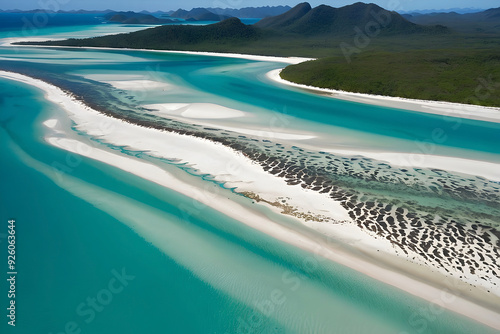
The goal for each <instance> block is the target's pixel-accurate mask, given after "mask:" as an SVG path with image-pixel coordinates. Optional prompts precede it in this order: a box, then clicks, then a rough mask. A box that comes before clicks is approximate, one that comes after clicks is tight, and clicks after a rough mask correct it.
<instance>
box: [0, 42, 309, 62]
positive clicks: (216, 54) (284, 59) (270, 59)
mask: <svg viewBox="0 0 500 334" xmlns="http://www.w3.org/2000/svg"><path fill="white" fill-rule="evenodd" d="M61 39H63V38H59V39H56V38H45V37H44V38H31V37H23V38H18V37H16V38H4V39H1V40H0V43H1V44H0V45H2V46H12V47H16V48H17V47H26V46H27V47H42V48H80V49H91V50H126V51H149V52H163V53H174V54H189V55H200V56H211V57H226V58H238V59H248V60H256V61H267V62H280V63H287V64H299V63H302V62H305V61H308V60H313V58H302V57H275V56H258V55H246V54H240V53H222V52H201V51H170V50H154V49H131V48H107V47H90V46H88V47H87V46H86V47H74V46H50V45H12V43H17V42H27V41H30V42H31V41H33V42H44V41H47V40H54V41H55V40H61Z"/></svg>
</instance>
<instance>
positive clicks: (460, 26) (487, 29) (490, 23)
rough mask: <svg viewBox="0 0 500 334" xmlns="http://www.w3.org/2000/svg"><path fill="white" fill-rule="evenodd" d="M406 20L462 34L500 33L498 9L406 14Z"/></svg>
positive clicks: (499, 12) (499, 11)
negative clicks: (437, 26) (471, 11)
mask: <svg viewBox="0 0 500 334" xmlns="http://www.w3.org/2000/svg"><path fill="white" fill-rule="evenodd" d="M403 16H404V17H405V18H406V19H407V20H409V21H411V22H413V23H416V24H421V25H435V24H440V25H444V26H447V27H449V28H451V29H453V30H456V31H459V32H464V33H494V34H498V33H500V8H492V9H488V10H485V11H481V12H476V13H466V14H459V13H456V12H450V13H430V14H414V15H410V14H406V15H403Z"/></svg>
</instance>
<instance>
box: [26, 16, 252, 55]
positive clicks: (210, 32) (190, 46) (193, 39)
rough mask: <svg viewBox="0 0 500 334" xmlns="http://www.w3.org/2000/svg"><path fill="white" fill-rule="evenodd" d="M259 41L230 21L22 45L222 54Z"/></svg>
mask: <svg viewBox="0 0 500 334" xmlns="http://www.w3.org/2000/svg"><path fill="white" fill-rule="evenodd" d="M258 37H259V32H258V31H257V30H256V29H255V28H254V27H251V26H247V25H245V24H243V23H242V22H241V21H240V20H239V19H238V18H230V19H227V20H225V21H222V22H219V23H214V24H211V25H207V26H190V25H165V26H159V27H155V28H150V29H145V30H140V31H136V32H132V33H128V34H118V35H109V36H102V37H94V38H87V39H68V40H64V41H49V42H41V43H21V44H39V45H64V46H91V47H112V48H136V49H157V50H195V51H210V50H213V48H214V46H215V45H217V46H218V47H219V50H221V51H222V50H224V51H227V50H228V48H231V47H232V46H233V47H234V46H237V45H241V44H245V43H248V42H249V41H252V40H254V39H256V38H258Z"/></svg>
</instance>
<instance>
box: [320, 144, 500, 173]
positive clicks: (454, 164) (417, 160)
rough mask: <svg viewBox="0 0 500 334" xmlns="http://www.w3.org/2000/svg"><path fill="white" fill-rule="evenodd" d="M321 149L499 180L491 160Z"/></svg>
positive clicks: (497, 169) (499, 171)
mask: <svg viewBox="0 0 500 334" xmlns="http://www.w3.org/2000/svg"><path fill="white" fill-rule="evenodd" d="M322 150H323V151H325V152H332V153H338V154H342V155H346V156H356V155H361V156H364V157H368V158H372V159H377V160H382V161H387V162H389V163H390V164H391V165H393V166H402V167H424V168H437V169H443V170H447V171H454V172H458V173H464V174H469V175H477V176H481V177H484V178H487V179H489V180H493V181H500V165H499V164H495V163H492V162H485V161H478V160H471V159H464V158H457V157H446V156H440V155H431V154H419V153H395V152H369V151H362V150H360V151H358V150H355V149H350V150H344V149H331V148H323V149H322Z"/></svg>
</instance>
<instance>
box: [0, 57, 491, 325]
mask: <svg viewBox="0 0 500 334" xmlns="http://www.w3.org/2000/svg"><path fill="white" fill-rule="evenodd" d="M0 54H1V56H3V57H12V58H19V57H26V56H27V57H33V59H31V60H29V61H25V62H23V63H22V64H21V67H22V68H24V69H29V68H30V66H31V67H32V68H33V69H36V70H38V71H44V72H43V73H56V74H57V75H60V76H59V77H57V78H59V79H61V80H63V79H65V78H66V79H67V75H68V74H69V75H75V74H79V75H82V74H85V73H122V74H123V73H127V74H131V73H132V74H134V73H144V72H145V71H147V69H148V68H155V71H154V73H155V75H158V76H160V77H162V78H164V79H168V82H171V83H174V84H177V85H179V86H182V87H186V90H185V91H183V92H182V93H179V92H178V91H176V92H175V93H172V94H171V95H169V94H168V93H162V92H157V93H151V94H148V95H146V96H144V95H140V93H136V94H137V95H136V96H135V97H134V98H135V103H155V102H158V101H160V100H161V101H163V102H165V101H167V102H168V101H171V102H207V101H208V102H214V103H221V104H224V105H226V106H228V107H234V108H239V109H242V110H245V111H249V112H254V113H255V114H256V115H258V117H257V119H256V120H255V122H256V124H259V122H262V120H263V119H265V118H266V117H267V116H268V115H269V114H270V113H271V112H278V113H282V114H286V115H288V116H289V117H288V118H287V122H288V123H287V126H290V127H291V128H296V129H305V130H313V129H317V130H318V131H319V132H321V131H323V132H324V133H325V134H328V133H329V132H330V131H334V130H339V131H345V132H342V133H345V134H349V135H351V140H352V142H354V140H358V141H359V142H361V143H364V144H365V145H368V146H370V143H371V144H372V145H375V147H388V145H390V144H392V145H394V142H395V141H397V144H398V145H399V147H400V148H401V149H402V150H409V151H411V150H412V149H413V146H412V145H415V142H414V140H413V139H415V138H419V139H421V140H425V138H426V135H427V133H428V131H429V130H430V128H429V127H428V124H429V122H431V121H432V123H433V126H434V125H435V127H446V126H448V128H446V129H449V132H450V140H449V142H447V143H446V145H439V147H438V149H439V150H441V152H448V153H449V154H452V155H453V154H455V155H457V156H481V157H485V158H487V159H489V160H492V161H497V160H496V159H498V153H499V152H498V147H497V145H495V143H494V140H496V139H497V138H498V137H497V136H498V133H499V132H498V126H497V125H491V124H486V123H484V122H477V121H464V122H463V123H462V124H461V127H460V128H459V129H458V130H454V129H452V128H449V126H450V124H451V123H450V122H449V121H447V120H446V119H439V118H438V117H436V116H430V115H422V114H416V113H407V114H405V115H406V116H407V117H400V116H399V115H400V114H398V113H397V112H396V111H393V110H388V109H385V108H377V107H367V106H364V105H360V104H352V103H347V102H338V103H337V102H335V103H332V100H330V99H327V98H322V97H317V96H314V95H310V94H304V93H303V92H301V91H298V90H285V89H283V88H280V87H278V86H274V85H272V86H270V85H269V83H268V82H265V81H264V79H262V81H256V80H255V79H256V77H259V78H261V76H262V75H263V74H264V73H266V72H267V71H269V70H271V69H274V68H278V67H280V66H282V65H280V64H278V63H257V62H251V61H247V60H237V59H226V58H211V57H202V56H185V55H165V54H161V55H159V54H157V53H151V52H136V51H130V52H122V51H120V52H118V51H110V52H91V51H81V50H78V51H69V52H68V51H61V50H34V49H31V48H27V49H23V50H22V52H15V51H13V50H12V49H7V48H1V51H0ZM110 59H112V60H113V61H112V62H111V61H109V60H110ZM33 63H34V64H35V65H33ZM74 64H78V67H76V66H75V65H74ZM157 65H158V66H159V67H158V66H157ZM3 66H6V67H8V66H11V67H15V66H19V62H18V61H16V62H14V61H12V62H10V61H9V63H8V64H7V62H4V63H3V64H2V67H3ZM224 71H226V72H224ZM255 73H258V74H257V75H256V74H255ZM200 74H203V76H201V75H200ZM72 79H74V78H72ZM214 83H217V85H214ZM215 86H217V87H218V88H216V87H215ZM103 89H105V87H103ZM107 89H108V90H109V87H108V88H107ZM219 90H222V91H224V92H225V94H222V95H223V96H222V97H221V96H220V95H221V92H220V91H219ZM110 91H111V92H113V91H112V90H110ZM0 92H1V93H0V97H1V100H0V125H1V127H0V145H1V150H2V163H1V165H0V175H1V177H0V184H1V185H2V189H1V191H0V194H1V195H0V213H1V217H0V220H1V221H2V222H4V223H5V222H6V221H7V220H8V219H10V218H15V219H16V220H17V233H18V244H17V254H18V272H19V275H18V281H17V288H18V294H17V299H16V301H17V303H18V309H17V311H18V314H17V315H18V318H17V321H18V326H17V327H16V328H15V329H13V328H10V327H8V326H7V325H6V321H5V319H4V320H3V321H2V323H1V325H0V326H1V328H2V333H3V332H4V331H5V332H8V333H23V334H24V333H26V334H29V333H59V332H64V329H65V326H70V327H71V326H73V324H72V322H74V323H75V326H78V328H80V329H81V330H82V333H406V332H407V333H490V332H491V333H494V332H495V331H493V330H491V329H488V328H485V327H484V326H482V325H480V324H477V323H475V322H473V321H470V320H468V319H467V318H464V317H461V316H458V315H456V314H453V313H451V312H447V311H443V310H439V311H438V315H436V314H433V313H432V311H429V310H431V308H430V304H429V303H428V302H425V301H423V300H420V299H418V298H416V297H413V296H410V295H408V294H406V293H403V292H401V291H399V290H396V289H393V288H392V287H390V286H387V285H385V284H382V283H379V282H377V281H374V280H372V279H369V278H368V277H365V276H363V275H360V274H358V273H356V272H353V271H352V270H350V269H347V268H344V267H342V266H339V265H336V264H333V263H330V262H327V261H320V262H318V261H317V260H315V258H314V257H312V256H311V255H310V254H308V253H306V252H303V251H301V250H298V249H295V248H293V247H291V246H289V245H286V244H284V243H282V242H279V241H276V240H274V239H273V238H271V237H268V236H266V235H265V234H262V233H260V232H257V231H255V230H252V229H250V228H248V227H246V226H245V225H243V224H241V223H239V222H237V221H235V220H233V219H230V218H228V217H226V216H224V215H222V214H220V213H218V212H216V211H214V210H212V209H210V208H208V207H206V206H203V205H201V204H199V203H197V202H195V201H193V200H192V199H190V198H186V197H185V196H182V195H180V194H178V193H176V192H174V191H171V190H168V189H165V188H162V187H160V186H157V185H155V184H152V183H150V182H147V181H145V180H142V179H140V178H138V177H135V176H134V175H131V174H128V173H125V172H123V171H120V170H118V169H116V168H113V167H110V166H107V165H105V164H102V163H98V162H96V161H93V160H90V159H86V158H79V157H76V156H74V155H71V154H68V153H67V152H65V151H62V150H59V149H57V148H54V147H52V146H49V145H48V144H46V143H44V142H43V133H44V130H43V127H42V125H41V123H42V122H43V121H44V120H46V119H48V118H50V117H51V115H52V114H53V113H60V114H63V111H61V110H59V109H58V108H57V107H56V106H55V105H53V104H51V103H49V102H47V101H45V99H44V98H43V94H42V93H41V92H40V91H38V90H37V89H34V88H32V87H29V86H27V85H24V84H20V83H16V82H12V81H8V80H0ZM183 99H184V100H183ZM284 105H285V106H286V108H284ZM367 108H369V109H368V110H367ZM304 109H306V110H304ZM306 111H307V112H306ZM367 113H368V114H370V113H373V114H372V115H373V117H371V118H369V119H368V120H366V121H365V117H361V115H363V116H366V114H367ZM259 117H260V118H259ZM390 118H394V119H395V120H394V122H395V124H397V125H398V126H397V127H396V129H394V128H392V127H388V126H387V124H386V123H384V121H387V119H390ZM408 119H410V121H408ZM319 122H322V123H325V124H326V125H320V124H319ZM408 124H412V126H411V127H408ZM344 128H348V130H343V129H344ZM403 128H404V130H403ZM452 130H453V131H452ZM470 133H474V135H475V136H476V138H477V140H475V141H470V140H467V136H469V134H470ZM356 135H358V136H359V137H357V136H356ZM384 138H385V139H384ZM375 139H376V140H377V141H376V142H375V143H374V140H375ZM372 147H373V146H372ZM54 167H56V168H57V169H54ZM61 168H64V170H65V171H66V173H64V174H61V173H59V172H57V170H60V169H61ZM165 168H167V166H165ZM228 196H231V194H230V193H229V191H228ZM186 212H189V214H186ZM268 214H269V215H271V213H268ZM273 218H276V219H278V218H277V217H274V216H273ZM4 223H2V225H1V226H5V224H4ZM284 223H286V222H284ZM5 232H6V229H2V230H0V234H1V233H5ZM0 240H1V241H2V242H1V243H0V245H2V253H1V254H2V259H5V258H6V252H5V248H4V247H3V246H4V245H5V239H0ZM2 261H3V260H2ZM114 270H115V271H117V272H122V270H124V271H125V272H126V273H127V274H128V275H131V276H134V278H133V279H131V280H130V281H127V285H126V286H124V287H123V290H122V291H120V292H119V293H115V294H111V297H109V294H107V292H106V291H104V292H102V291H103V290H110V288H109V283H110V282H111V280H112V279H113V277H116V273H115V272H114ZM0 288H1V291H6V290H7V286H6V282H5V280H2V284H1V285H0ZM2 295H3V294H2ZM3 296H4V297H2V305H5V302H6V298H5V295H3ZM87 298H90V299H87ZM92 298H97V299H98V300H101V301H104V303H101V304H100V306H102V308H101V307H97V309H98V310H100V311H95V312H94V313H93V312H91V311H90V310H91V307H90V306H89V305H90V304H89V303H90V302H89V300H90V301H91V300H92ZM106 298H108V299H106ZM82 303H83V307H81V305H82ZM104 304H105V305H104ZM98 306H99V305H98ZM78 310H79V311H78ZM429 312H430V313H429ZM82 314H83V315H82ZM92 314H94V316H91V315H92ZM68 324H69V325H68Z"/></svg>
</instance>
